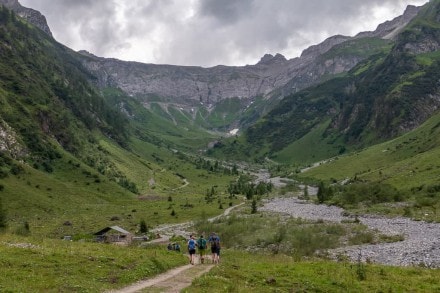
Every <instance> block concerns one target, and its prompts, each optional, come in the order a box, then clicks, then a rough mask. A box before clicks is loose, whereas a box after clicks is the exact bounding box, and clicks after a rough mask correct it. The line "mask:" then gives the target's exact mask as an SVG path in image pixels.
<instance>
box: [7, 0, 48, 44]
mask: <svg viewBox="0 0 440 293" xmlns="http://www.w3.org/2000/svg"><path fill="white" fill-rule="evenodd" d="M0 5H3V6H5V7H6V8H8V9H10V10H12V11H14V12H15V13H16V14H17V15H18V16H20V17H21V18H24V19H25V20H26V21H28V22H30V23H31V24H33V25H34V26H36V27H38V28H39V29H41V30H42V31H44V32H45V33H46V34H48V35H49V36H51V37H52V32H51V31H50V28H49V26H48V25H47V21H46V17H45V16H44V15H42V14H41V13H40V12H39V11H37V10H34V9H31V8H27V7H23V6H21V4H20V2H18V0H0Z"/></svg>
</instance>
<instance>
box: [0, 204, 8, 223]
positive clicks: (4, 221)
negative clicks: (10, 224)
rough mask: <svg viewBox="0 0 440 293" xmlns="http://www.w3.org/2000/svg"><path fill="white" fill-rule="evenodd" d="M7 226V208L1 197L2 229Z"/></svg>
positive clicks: (0, 220)
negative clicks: (5, 208) (4, 206)
mask: <svg viewBox="0 0 440 293" xmlns="http://www.w3.org/2000/svg"><path fill="white" fill-rule="evenodd" d="M6 227H7V219H6V210H4V209H3V203H2V200H1V198H0V229H4V228H6Z"/></svg>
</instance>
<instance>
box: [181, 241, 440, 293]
mask: <svg viewBox="0 0 440 293" xmlns="http://www.w3.org/2000/svg"><path fill="white" fill-rule="evenodd" d="M439 278H440V270H429V269H424V268H417V267H411V268H404V267H390V266H378V265H373V264H357V263H355V264H352V263H346V262H339V263H338V262H332V261H322V260H321V261H313V260H311V261H295V260H294V258H293V257H289V256H286V255H281V254H278V255H273V254H262V253H258V252H252V251H251V252H244V251H242V250H233V249H227V250H223V251H222V258H221V264H220V265H218V266H216V267H215V268H214V269H213V270H211V271H210V272H209V273H208V274H206V275H204V276H202V277H201V278H198V279H196V280H195V281H194V282H193V283H192V285H191V286H190V287H189V288H186V289H184V290H183V291H182V292H240V293H245V292H254V293H255V292H438V291H439V290H440V284H439V282H438V279H439Z"/></svg>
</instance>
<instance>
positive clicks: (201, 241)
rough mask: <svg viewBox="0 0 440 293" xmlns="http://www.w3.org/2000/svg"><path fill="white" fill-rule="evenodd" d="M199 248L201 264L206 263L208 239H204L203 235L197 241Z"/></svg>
mask: <svg viewBox="0 0 440 293" xmlns="http://www.w3.org/2000/svg"><path fill="white" fill-rule="evenodd" d="M197 248H198V250H199V255H200V263H204V262H205V254H206V239H205V238H203V235H200V238H199V239H197Z"/></svg>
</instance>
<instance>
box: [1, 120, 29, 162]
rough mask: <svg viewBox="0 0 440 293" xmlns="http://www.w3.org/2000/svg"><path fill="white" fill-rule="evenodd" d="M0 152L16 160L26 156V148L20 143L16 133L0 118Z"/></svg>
mask: <svg viewBox="0 0 440 293" xmlns="http://www.w3.org/2000/svg"><path fill="white" fill-rule="evenodd" d="M0 152H2V153H6V154H8V155H10V156H11V157H12V158H14V159H18V160H20V159H23V158H24V157H25V156H27V151H26V148H25V147H24V146H23V145H22V144H21V143H20V141H19V138H18V136H17V134H16V133H15V131H14V130H13V129H12V128H11V127H10V126H9V125H8V124H7V123H6V122H5V121H3V120H0Z"/></svg>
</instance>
